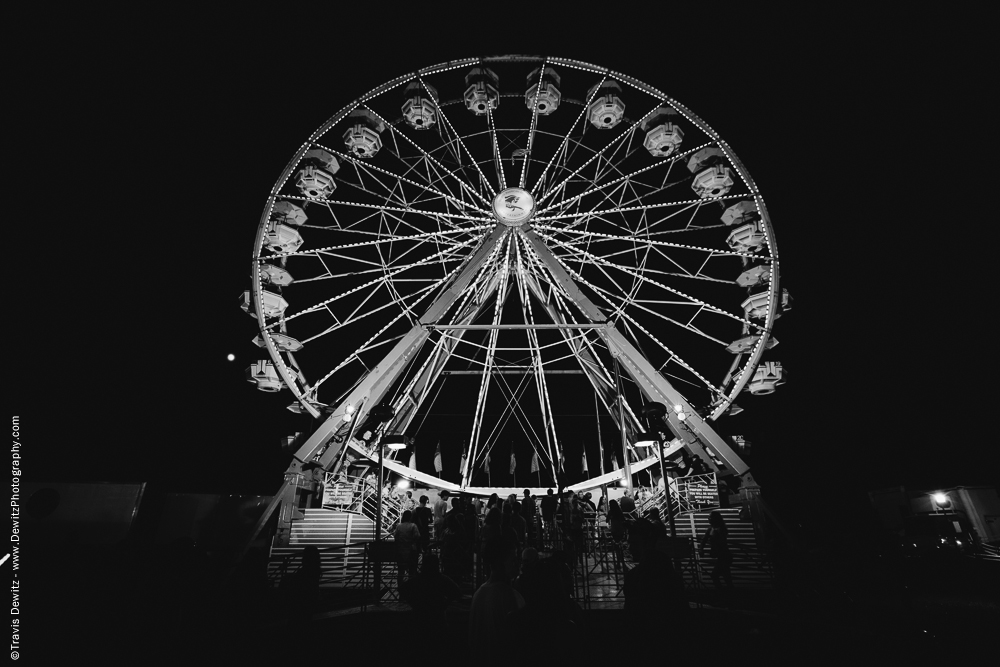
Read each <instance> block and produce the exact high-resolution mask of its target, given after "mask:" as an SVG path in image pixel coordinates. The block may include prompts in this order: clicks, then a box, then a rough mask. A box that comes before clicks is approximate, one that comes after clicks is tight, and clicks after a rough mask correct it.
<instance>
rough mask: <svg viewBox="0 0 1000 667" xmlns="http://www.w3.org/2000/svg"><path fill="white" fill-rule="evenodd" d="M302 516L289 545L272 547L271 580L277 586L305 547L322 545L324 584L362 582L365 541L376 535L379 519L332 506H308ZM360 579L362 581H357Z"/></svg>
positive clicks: (294, 566) (297, 562) (338, 585)
mask: <svg viewBox="0 0 1000 667" xmlns="http://www.w3.org/2000/svg"><path fill="white" fill-rule="evenodd" d="M302 512H303V514H304V515H305V516H304V517H303V518H302V519H301V520H299V521H295V522H293V523H292V533H291V538H290V540H289V545H288V546H287V547H275V548H273V549H271V559H270V562H269V563H268V570H267V573H268V580H269V581H270V582H271V583H272V584H273V585H275V586H277V585H280V583H281V580H282V579H283V578H284V577H285V576H287V575H289V574H291V573H292V572H295V570H296V569H298V567H299V565H300V564H301V563H302V550H303V549H304V548H305V547H307V546H315V547H317V548H318V549H319V554H320V563H321V565H322V572H323V574H322V578H321V580H320V587H321V588H343V587H345V586H348V585H351V584H352V583H353V585H360V577H361V574H360V573H361V569H362V565H363V564H364V560H365V543H367V542H371V541H373V540H374V539H375V523H374V522H373V521H372V520H371V519H369V518H368V517H367V516H364V515H363V514H357V513H354V512H338V511H335V510H329V509H304V510H302ZM354 579H358V581H353V580H354Z"/></svg>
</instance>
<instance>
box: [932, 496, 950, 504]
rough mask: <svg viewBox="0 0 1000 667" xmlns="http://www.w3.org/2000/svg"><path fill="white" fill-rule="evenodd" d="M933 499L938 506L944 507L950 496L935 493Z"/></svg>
mask: <svg viewBox="0 0 1000 667" xmlns="http://www.w3.org/2000/svg"><path fill="white" fill-rule="evenodd" d="M931 497H932V498H934V502H936V503H937V504H938V505H943V504H944V503H946V502H948V496H946V495H945V494H943V493H935V494H934V495H933V496H931Z"/></svg>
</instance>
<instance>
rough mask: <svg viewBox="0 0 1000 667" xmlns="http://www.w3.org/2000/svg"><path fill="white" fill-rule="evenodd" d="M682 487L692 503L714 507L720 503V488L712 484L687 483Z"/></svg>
mask: <svg viewBox="0 0 1000 667" xmlns="http://www.w3.org/2000/svg"><path fill="white" fill-rule="evenodd" d="M682 488H683V492H684V494H685V495H686V496H687V499H688V502H689V503H691V504H692V505H695V506H698V507H714V506H716V505H718V504H719V490H718V489H717V488H716V487H715V486H714V485H712V484H704V483H695V484H685V485H684V486H683V487H682Z"/></svg>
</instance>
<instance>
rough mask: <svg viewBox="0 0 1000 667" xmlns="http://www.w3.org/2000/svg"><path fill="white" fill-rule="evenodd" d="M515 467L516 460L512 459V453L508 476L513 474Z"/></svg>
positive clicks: (512, 453) (512, 454)
mask: <svg viewBox="0 0 1000 667" xmlns="http://www.w3.org/2000/svg"><path fill="white" fill-rule="evenodd" d="M516 467H517V459H515V458H514V452H511V453H510V474H511V475H513V474H514V468H516Z"/></svg>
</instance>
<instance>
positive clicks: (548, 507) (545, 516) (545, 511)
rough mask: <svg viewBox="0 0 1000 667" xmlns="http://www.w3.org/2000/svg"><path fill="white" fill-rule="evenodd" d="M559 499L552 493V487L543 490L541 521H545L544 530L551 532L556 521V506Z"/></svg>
mask: <svg viewBox="0 0 1000 667" xmlns="http://www.w3.org/2000/svg"><path fill="white" fill-rule="evenodd" d="M558 502H559V500H558V499H557V498H556V497H555V496H554V495H552V489H549V490H548V491H546V492H545V497H544V498H542V503H541V504H542V521H543V522H545V530H546V531H549V532H551V531H552V528H553V527H554V526H555V523H556V506H557V504H558Z"/></svg>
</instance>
